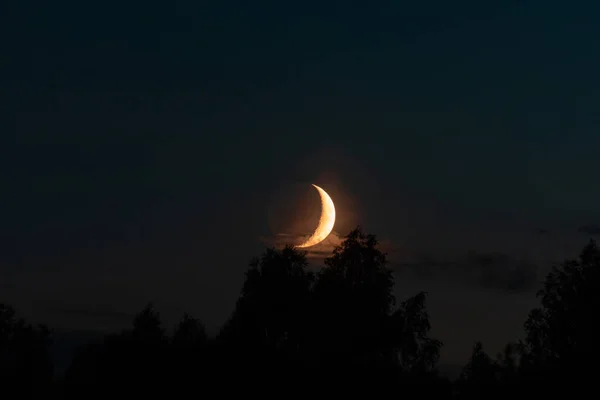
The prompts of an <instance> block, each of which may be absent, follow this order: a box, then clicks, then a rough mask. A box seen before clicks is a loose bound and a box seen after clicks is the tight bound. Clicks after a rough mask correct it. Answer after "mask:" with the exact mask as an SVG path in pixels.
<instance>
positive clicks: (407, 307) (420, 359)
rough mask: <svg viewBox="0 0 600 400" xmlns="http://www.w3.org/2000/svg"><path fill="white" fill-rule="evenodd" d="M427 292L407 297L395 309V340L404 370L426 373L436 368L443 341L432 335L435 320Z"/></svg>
mask: <svg viewBox="0 0 600 400" xmlns="http://www.w3.org/2000/svg"><path fill="white" fill-rule="evenodd" d="M425 299H426V293H425V292H420V293H418V294H417V295H415V296H413V297H411V298H409V299H407V300H405V301H404V302H403V303H402V306H401V307H400V308H399V309H398V310H396V311H394V313H393V314H392V316H391V318H390V320H391V322H392V324H391V326H392V332H393V335H392V343H393V347H394V349H395V351H396V353H397V354H398V362H399V365H400V367H401V368H402V370H403V371H404V372H408V373H411V374H425V373H430V372H432V371H434V370H435V368H436V366H437V362H438V359H439V356H440V349H441V347H442V345H443V343H442V342H441V341H439V340H437V339H433V338H430V337H429V331H430V329H431V324H430V322H429V315H428V314H427V311H426V308H425Z"/></svg>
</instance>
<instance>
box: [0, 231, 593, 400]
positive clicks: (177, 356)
mask: <svg viewBox="0 0 600 400" xmlns="http://www.w3.org/2000/svg"><path fill="white" fill-rule="evenodd" d="M324 263H325V265H324V266H323V268H321V269H320V270H319V271H318V273H316V274H315V273H312V272H311V271H308V270H307V260H306V257H305V253H303V252H301V251H299V250H297V249H295V248H293V247H291V246H288V247H285V248H284V249H281V250H277V249H267V250H266V251H265V252H264V253H263V254H262V255H261V256H260V257H258V258H255V259H253V260H252V261H251V263H250V266H249V269H248V270H247V272H246V279H245V282H244V285H243V287H242V290H241V293H240V296H239V299H238V301H237V303H236V307H235V310H234V311H233V313H232V315H231V317H230V318H229V320H228V321H227V323H226V324H225V325H224V326H223V327H222V329H221V330H220V332H219V333H218V334H217V335H216V337H211V338H209V337H208V336H207V334H206V332H205V329H204V326H203V325H202V323H201V322H200V321H199V320H197V319H194V318H192V317H190V316H188V315H186V316H184V318H183V319H182V320H181V321H180V323H179V324H178V325H177V326H176V327H175V329H173V330H171V331H170V332H167V330H166V328H165V327H164V326H163V324H162V323H161V320H160V316H159V315H158V313H157V312H156V311H155V310H154V308H153V307H152V305H151V304H149V305H148V306H147V307H146V308H145V309H144V310H142V311H141V312H140V313H139V314H138V315H137V316H136V317H135V318H134V320H133V323H132V327H131V328H130V329H128V330H125V331H123V332H119V333H115V334H112V335H108V336H106V337H105V338H104V340H103V341H102V342H101V343H94V344H90V345H88V346H85V347H84V348H81V349H80V350H79V351H78V352H77V354H76V356H75V357H74V359H73V361H72V364H71V365H70V367H69V368H68V370H67V371H66V373H65V376H64V377H61V378H60V379H56V378H54V377H53V371H52V362H51V359H50V355H49V348H50V347H49V346H50V344H51V332H50V331H49V330H48V329H47V328H45V327H43V326H40V327H35V326H32V325H29V324H27V323H26V322H25V321H23V320H22V319H19V318H17V317H16V316H15V314H14V311H13V310H12V308H10V307H8V306H4V305H2V306H0V373H1V375H0V379H1V380H2V381H1V382H0V383H6V384H16V385H18V386H19V387H20V388H21V390H23V393H33V392H37V393H38V394H40V395H41V394H44V393H50V392H45V391H51V392H52V393H53V394H54V395H57V396H66V397H81V396H88V397H89V395H90V393H93V394H97V395H99V394H103V395H109V394H110V393H112V392H110V393H109V391H110V390H114V388H116V387H120V388H122V387H126V386H127V387H130V388H136V390H137V391H138V393H139V392H140V391H141V390H147V391H148V392H149V393H151V392H152V391H153V390H155V389H156V388H157V387H159V386H161V385H192V386H196V385H200V386H201V387H203V388H204V389H205V390H206V388H208V387H213V386H216V385H220V384H221V385H222V384H223V382H225V384H226V385H234V386H235V385H241V383H240V382H242V381H245V382H255V383H256V384H262V385H264V386H265V388H267V387H273V385H282V387H286V388H287V389H285V390H297V389H301V388H303V387H304V388H305V387H308V386H311V387H312V386H315V387H317V386H318V385H325V384H327V385H330V386H335V387H338V388H345V389H346V390H348V389H350V390H353V389H352V388H356V387H358V386H360V385H377V386H375V387H378V388H393V387H397V386H399V385H403V384H409V383H416V384H420V386H419V394H421V395H425V394H426V395H435V396H438V397H442V396H443V397H447V398H450V397H454V398H463V399H478V398H501V397H505V396H507V395H509V394H511V393H513V392H514V391H515V390H516V389H515V388H516V387H517V385H515V384H519V387H522V386H523V385H531V387H532V388H535V389H536V391H537V393H538V394H540V393H541V392H542V391H543V390H544V389H545V390H548V391H552V390H555V389H556V388H557V387H558V386H563V387H566V386H567V385H574V384H577V383H579V382H591V379H592V377H594V376H595V372H596V367H595V366H596V363H597V360H598V352H599V350H598V344H597V341H596V337H597V333H598V331H599V329H598V328H597V327H596V326H597V322H598V321H597V320H598V316H597V315H598V310H600V251H599V250H598V248H597V246H596V244H595V243H594V242H590V243H589V244H588V245H586V246H585V248H584V249H583V251H582V252H581V254H580V256H579V257H578V258H577V259H576V260H568V261H565V262H564V263H563V264H561V265H559V266H556V267H554V268H553V269H552V271H551V272H550V273H549V274H548V276H547V277H546V279H545V281H544V286H543V288H542V289H541V290H540V292H539V293H538V296H539V298H540V299H541V306H540V308H537V309H534V310H532V311H531V312H530V314H529V317H528V319H527V321H526V322H525V324H524V330H525V332H524V339H523V340H521V341H518V342H515V343H509V344H507V346H506V348H505V350H504V351H503V352H502V354H499V355H498V356H497V357H491V356H489V355H488V354H486V353H485V351H484V349H483V346H482V344H481V343H475V345H474V349H473V353H472V355H471V358H470V361H469V362H468V364H467V365H465V366H464V368H463V371H462V373H461V375H460V378H458V379H457V380H456V381H454V382H450V381H448V380H447V379H446V378H444V377H442V376H440V374H439V373H438V370H437V364H438V358H439V353H440V349H441V347H442V346H443V343H442V342H441V341H439V340H437V339H435V338H432V337H431V336H430V334H429V331H430V328H431V323H430V320H429V316H428V314H427V309H426V293H423V292H421V293H418V294H417V295H415V296H413V297H410V298H407V299H405V300H403V301H402V302H399V303H398V304H397V302H396V299H395V297H394V295H393V286H394V281H393V277H392V272H391V271H390V269H388V268H387V266H386V265H387V261H386V255H385V254H384V253H382V252H381V251H380V250H379V248H378V243H377V240H376V237H375V236H373V235H368V234H365V233H363V232H362V231H361V229H360V227H359V228H357V229H355V230H353V231H352V232H350V233H349V234H348V236H346V237H345V240H344V241H343V242H342V243H341V245H340V246H339V247H337V248H335V250H334V251H333V254H332V255H331V256H330V257H328V258H326V259H325V261H324ZM244 387H245V386H240V390H242V389H243V388H244ZM90 388H94V389H93V390H94V392H90ZM291 388H296V389H291ZM303 390H305V389H303ZM285 393H287V392H285ZM282 394H283V393H282Z"/></svg>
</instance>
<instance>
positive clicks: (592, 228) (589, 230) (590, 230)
mask: <svg viewBox="0 0 600 400" xmlns="http://www.w3.org/2000/svg"><path fill="white" fill-rule="evenodd" d="M577 231H578V232H579V233H583V234H584V235H592V236H596V235H600V224H586V225H582V226H580V227H579V229H577Z"/></svg>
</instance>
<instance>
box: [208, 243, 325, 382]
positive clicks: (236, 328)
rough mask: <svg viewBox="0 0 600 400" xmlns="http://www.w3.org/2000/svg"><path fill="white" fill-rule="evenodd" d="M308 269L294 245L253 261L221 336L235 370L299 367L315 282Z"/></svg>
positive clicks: (302, 254) (220, 340) (274, 250)
mask: <svg viewBox="0 0 600 400" xmlns="http://www.w3.org/2000/svg"><path fill="white" fill-rule="evenodd" d="M306 267H307V261H306V256H305V253H304V252H301V251H298V250H296V249H295V248H294V247H292V246H286V247H284V248H283V249H282V250H277V249H273V248H269V249H267V250H266V251H265V252H264V253H263V254H262V256H261V257H260V258H254V259H252V260H251V262H250V268H249V269H248V271H247V272H246V280H245V282H244V285H243V288H242V291H241V295H240V297H239V299H238V301H237V303H236V308H235V310H234V312H233V314H232V316H231V318H230V319H229V320H228V322H227V323H226V324H225V326H224V327H223V329H222V330H221V332H220V334H219V337H218V341H219V342H220V343H221V345H222V346H225V347H226V348H227V352H228V353H229V354H228V357H229V358H231V357H233V358H235V359H236V360H237V361H235V364H236V368H238V369H244V368H251V367H250V366H249V364H250V365H253V366H254V367H255V368H256V367H257V364H260V365H263V368H267V366H269V368H271V367H276V365H277V364H281V363H283V362H284V361H286V360H293V359H295V360H296V362H300V355H301V352H302V348H303V347H304V346H305V340H304V339H305V335H304V332H305V329H306V325H307V323H308V320H307V317H308V315H307V304H308V300H309V296H310V289H311V285H312V282H313V274H312V273H310V272H308V271H306ZM232 362H233V361H232ZM276 369H278V370H279V369H280V368H276Z"/></svg>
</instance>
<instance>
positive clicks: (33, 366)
mask: <svg viewBox="0 0 600 400" xmlns="http://www.w3.org/2000/svg"><path fill="white" fill-rule="evenodd" d="M51 343H52V339H51V335H50V331H49V330H48V328H47V327H46V326H44V325H39V326H37V327H36V326H33V325H31V324H29V323H27V322H26V321H25V320H24V319H22V318H18V317H17V316H16V313H15V310H14V309H13V308H12V307H11V306H9V305H6V304H2V303H0V383H2V384H3V385H15V384H18V385H19V386H20V387H21V389H22V390H23V392H21V394H22V395H26V394H27V390H36V389H37V390H39V389H41V388H47V387H48V386H49V385H50V383H51V381H52V373H53V371H52V362H51V359H50V353H49V347H50V344H51Z"/></svg>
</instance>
